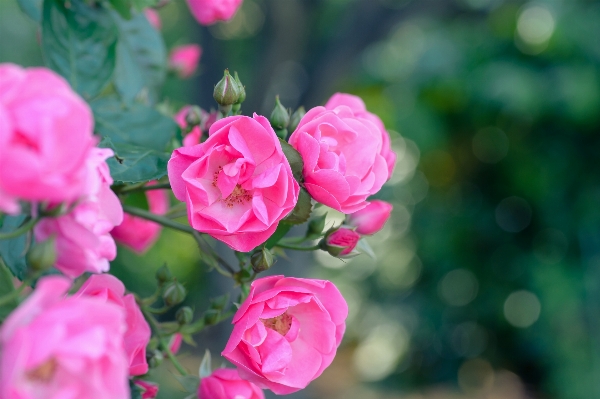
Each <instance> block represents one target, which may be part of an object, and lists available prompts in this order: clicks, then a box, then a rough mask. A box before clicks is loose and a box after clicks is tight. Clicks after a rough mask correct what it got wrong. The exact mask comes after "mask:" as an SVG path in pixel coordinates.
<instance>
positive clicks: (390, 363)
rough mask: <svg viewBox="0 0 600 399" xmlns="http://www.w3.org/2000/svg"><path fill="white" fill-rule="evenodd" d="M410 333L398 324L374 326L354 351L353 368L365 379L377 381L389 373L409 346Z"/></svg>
mask: <svg viewBox="0 0 600 399" xmlns="http://www.w3.org/2000/svg"><path fill="white" fill-rule="evenodd" d="M409 342H410V335H409V333H408V331H406V329H405V328H404V327H403V326H401V325H399V324H383V325H379V326H377V327H375V328H374V329H373V330H372V331H371V332H370V333H369V335H368V336H367V338H366V339H365V340H364V341H363V342H361V343H360V344H359V345H358V347H357V348H356V351H355V352H354V359H353V363H354V368H355V369H356V371H357V372H358V374H359V375H360V377H361V379H363V380H365V381H379V380H382V379H384V378H385V377H387V376H388V375H390V374H391V373H392V372H393V371H394V370H395V368H396V365H397V364H398V361H399V360H400V359H401V358H402V356H404V355H405V354H406V352H407V350H408V348H409Z"/></svg>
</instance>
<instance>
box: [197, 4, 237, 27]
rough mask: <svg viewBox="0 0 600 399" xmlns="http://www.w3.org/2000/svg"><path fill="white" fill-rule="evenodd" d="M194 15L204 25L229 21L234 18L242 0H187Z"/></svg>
mask: <svg viewBox="0 0 600 399" xmlns="http://www.w3.org/2000/svg"><path fill="white" fill-rule="evenodd" d="M187 3H188V6H189V7H190V11H191V12H192V15H193V16H194V18H196V20H198V22H200V23H201V24H202V25H212V24H214V23H215V22H217V21H227V20H229V19H231V17H233V15H234V14H235V12H236V11H237V9H238V8H239V7H240V5H241V4H242V0H187Z"/></svg>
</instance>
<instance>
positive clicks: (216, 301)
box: [210, 294, 229, 310]
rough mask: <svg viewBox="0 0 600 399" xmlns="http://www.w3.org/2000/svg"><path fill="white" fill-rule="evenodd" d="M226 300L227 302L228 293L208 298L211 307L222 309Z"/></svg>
mask: <svg viewBox="0 0 600 399" xmlns="http://www.w3.org/2000/svg"><path fill="white" fill-rule="evenodd" d="M227 302H229V294H225V295H221V296H218V297H216V298H212V299H211V300H210V307H211V308H212V309H218V310H222V309H224V308H225V305H227Z"/></svg>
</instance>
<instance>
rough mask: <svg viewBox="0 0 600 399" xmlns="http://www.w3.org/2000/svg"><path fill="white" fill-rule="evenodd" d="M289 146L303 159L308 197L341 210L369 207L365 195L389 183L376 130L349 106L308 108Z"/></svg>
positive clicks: (379, 135)
mask: <svg viewBox="0 0 600 399" xmlns="http://www.w3.org/2000/svg"><path fill="white" fill-rule="evenodd" d="M289 142H290V145H292V147H294V148H295V149H296V150H298V152H299V153H300V155H301V156H302V159H303V160H304V170H303V175H304V184H305V187H306V189H307V190H308V192H309V193H310V195H311V196H312V197H313V198H314V199H315V200H317V201H318V202H321V203H323V204H325V205H327V206H329V207H331V208H333V209H336V210H338V211H340V212H343V213H353V212H356V211H358V210H360V209H362V208H364V207H365V206H367V204H368V203H367V202H366V199H367V197H368V196H370V195H372V194H375V193H376V192H378V191H379V189H380V188H381V186H382V185H383V183H385V181H386V180H387V179H388V168H387V165H386V162H385V159H384V158H383V156H381V154H380V153H381V147H382V137H381V132H380V131H379V128H378V127H377V126H376V125H375V124H374V123H373V122H372V121H370V120H369V119H367V118H364V117H362V116H357V115H355V114H354V112H353V111H352V110H351V109H350V108H349V107H347V106H344V105H341V106H339V107H336V108H335V109H333V110H328V109H326V108H324V107H315V108H313V109H311V110H310V111H308V112H307V113H306V115H305V116H304V117H303V118H302V120H301V121H300V123H299V124H298V127H297V128H296V130H295V131H294V133H292V135H291V136H290V139H289Z"/></svg>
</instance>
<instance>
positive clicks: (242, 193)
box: [223, 184, 252, 208]
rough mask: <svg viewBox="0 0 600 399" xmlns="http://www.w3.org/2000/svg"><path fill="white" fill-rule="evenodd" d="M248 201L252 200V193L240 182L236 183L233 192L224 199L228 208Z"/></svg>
mask: <svg viewBox="0 0 600 399" xmlns="http://www.w3.org/2000/svg"><path fill="white" fill-rule="evenodd" d="M248 201H252V194H250V192H249V191H248V190H244V189H243V188H242V186H240V185H239V184H238V185H236V186H235V188H234V189H233V191H232V192H231V194H229V196H228V197H227V198H225V199H224V200H223V202H225V205H227V207H228V208H232V207H233V206H234V205H235V204H243V203H244V202H248Z"/></svg>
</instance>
